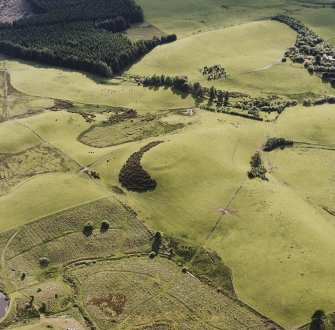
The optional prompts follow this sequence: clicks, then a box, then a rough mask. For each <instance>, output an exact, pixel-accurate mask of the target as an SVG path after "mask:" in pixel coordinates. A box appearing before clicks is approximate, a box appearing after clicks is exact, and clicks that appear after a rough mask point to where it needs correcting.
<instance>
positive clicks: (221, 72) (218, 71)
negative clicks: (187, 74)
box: [200, 64, 227, 81]
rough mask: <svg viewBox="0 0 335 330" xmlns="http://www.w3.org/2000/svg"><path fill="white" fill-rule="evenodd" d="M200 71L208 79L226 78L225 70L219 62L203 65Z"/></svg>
mask: <svg viewBox="0 0 335 330" xmlns="http://www.w3.org/2000/svg"><path fill="white" fill-rule="evenodd" d="M200 72H201V73H202V74H203V75H204V76H205V77H207V80H208V81H210V80H217V79H221V78H227V72H226V70H225V69H224V68H223V67H222V66H221V65H220V64H216V65H213V66H205V67H204V68H202V69H201V70H200Z"/></svg>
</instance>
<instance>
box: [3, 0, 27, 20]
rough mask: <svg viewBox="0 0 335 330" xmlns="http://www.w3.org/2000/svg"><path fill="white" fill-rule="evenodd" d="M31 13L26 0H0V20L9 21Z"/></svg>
mask: <svg viewBox="0 0 335 330" xmlns="http://www.w3.org/2000/svg"><path fill="white" fill-rule="evenodd" d="M32 13H33V10H32V7H31V5H30V4H29V2H28V0H0V22H1V23H11V22H13V21H15V20H17V19H19V18H22V17H24V16H28V15H30V14H32Z"/></svg>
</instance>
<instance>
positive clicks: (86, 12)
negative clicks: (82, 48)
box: [15, 0, 143, 26]
mask: <svg viewBox="0 0 335 330" xmlns="http://www.w3.org/2000/svg"><path fill="white" fill-rule="evenodd" d="M30 2H31V3H33V4H34V5H35V8H38V9H39V11H40V14H39V15H34V16H32V17H27V18H23V19H21V20H19V21H17V22H15V26H26V25H33V24H34V25H40V24H50V23H59V22H75V21H83V20H98V19H110V18H115V17H118V16H123V17H124V18H125V19H127V20H128V21H130V22H143V12H142V9H141V8H140V7H139V6H137V5H136V4H135V2H134V1H133V0H94V1H89V0H57V1H54V0H30Z"/></svg>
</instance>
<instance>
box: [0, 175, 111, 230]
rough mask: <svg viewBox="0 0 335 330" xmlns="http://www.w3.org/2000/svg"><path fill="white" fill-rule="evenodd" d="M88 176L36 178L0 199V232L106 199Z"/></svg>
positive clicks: (45, 176) (47, 176)
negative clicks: (48, 215) (60, 211)
mask: <svg viewBox="0 0 335 330" xmlns="http://www.w3.org/2000/svg"><path fill="white" fill-rule="evenodd" d="M105 194H106V193H104V192H103V191H102V190H101V189H100V188H99V186H97V185H96V184H95V183H94V182H92V180H91V179H89V178H88V177H81V176H78V175H77V174H46V175H41V176H36V177H34V178H32V179H30V180H28V181H26V182H24V183H23V184H21V185H20V186H18V187H16V189H15V190H13V191H12V192H11V193H10V194H8V195H6V196H3V197H1V198H0V214H1V216H0V228H1V230H0V231H6V230H8V229H11V228H15V227H17V226H20V225H22V224H25V223H29V222H31V221H32V220H35V219H37V218H40V217H42V216H44V215H47V214H50V213H55V212H57V211H59V210H62V209H66V208H69V207H72V206H74V205H78V204H82V203H85V202H89V201H92V200H95V199H99V198H101V197H103V196H105Z"/></svg>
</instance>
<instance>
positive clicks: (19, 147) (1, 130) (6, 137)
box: [0, 121, 41, 153]
mask: <svg viewBox="0 0 335 330" xmlns="http://www.w3.org/2000/svg"><path fill="white" fill-rule="evenodd" d="M40 143H41V140H40V139H39V138H38V137H37V136H36V135H35V134H34V133H33V132H31V131H30V130H29V129H28V128H26V127H24V126H21V125H19V124H17V123H15V122H12V121H7V122H4V123H0V152H1V153H18V152H22V151H24V150H26V149H28V148H31V147H34V146H36V145H38V144H40Z"/></svg>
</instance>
